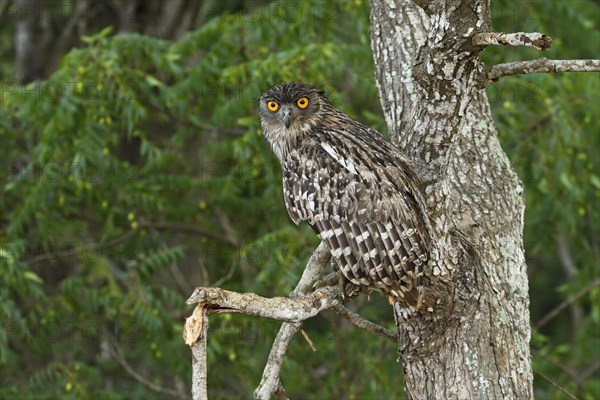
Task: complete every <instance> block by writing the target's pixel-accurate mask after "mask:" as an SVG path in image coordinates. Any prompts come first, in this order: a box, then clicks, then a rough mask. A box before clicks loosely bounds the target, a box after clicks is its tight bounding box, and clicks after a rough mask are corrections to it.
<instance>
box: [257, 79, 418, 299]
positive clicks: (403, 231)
mask: <svg viewBox="0 0 600 400" xmlns="http://www.w3.org/2000/svg"><path fill="white" fill-rule="evenodd" d="M304 97H305V98H306V99H307V101H308V105H307V106H306V105H305V104H304V103H296V102H297V101H298V100H299V99H301V98H304ZM268 103H269V104H268ZM275 103H276V104H277V109H276V110H275V111H273V110H271V109H270V107H271V106H272V108H276V107H275ZM299 104H301V105H302V106H304V107H305V108H301V107H300V105H299ZM260 117H261V125H262V129H263V134H264V136H265V138H266V140H267V141H268V142H269V143H270V144H271V147H272V149H273V151H274V152H275V154H276V156H277V158H279V161H280V162H281V167H282V170H283V194H284V198H285V204H286V207H287V210H288V213H289V215H290V217H291V219H292V220H293V221H294V222H295V223H296V224H298V223H299V222H300V221H303V220H306V221H308V223H309V225H310V226H311V227H312V229H313V230H314V231H315V232H316V233H317V235H318V236H319V237H320V238H321V240H324V241H326V242H327V244H328V245H329V247H330V249H331V254H332V256H333V257H334V259H335V260H336V262H337V265H338V266H339V268H340V270H341V272H342V274H343V275H344V277H345V278H346V279H348V280H349V281H350V282H352V283H354V284H356V285H361V286H366V287H370V288H373V289H376V290H378V291H379V292H381V293H383V294H385V295H387V296H393V297H394V298H396V299H397V300H398V301H400V302H401V303H404V304H405V305H407V306H412V307H416V306H417V305H418V302H419V285H420V277H421V275H422V273H423V267H424V265H425V263H426V261H427V259H428V248H429V231H428V222H427V217H426V214H425V212H424V203H423V200H422V198H421V195H420V193H419V189H418V187H417V180H416V176H415V174H414V172H413V170H412V167H411V165H410V163H409V161H408V160H407V159H406V158H405V157H404V156H403V155H402V154H401V152H400V150H399V149H398V148H396V147H395V146H394V145H392V144H391V143H389V142H387V141H386V140H384V138H383V137H382V136H381V135H380V134H379V133H378V132H376V131H374V130H372V129H370V128H368V127H366V126H365V125H362V124H361V123H359V122H357V121H354V120H352V119H351V118H350V117H349V116H347V115H346V114H344V113H343V112H341V111H340V110H338V109H336V108H335V107H333V106H332V105H331V103H330V102H329V101H328V100H327V98H326V97H325V94H324V92H323V91H321V90H317V89H314V88H312V87H310V86H308V85H306V84H301V83H285V84H281V85H277V86H275V87H273V88H271V89H270V90H269V91H267V92H266V93H265V94H264V95H263V96H262V97H261V99H260ZM286 120H287V125H288V126H287V127H286Z"/></svg>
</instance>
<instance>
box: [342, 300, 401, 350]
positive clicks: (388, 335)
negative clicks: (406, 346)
mask: <svg viewBox="0 0 600 400" xmlns="http://www.w3.org/2000/svg"><path fill="white" fill-rule="evenodd" d="M333 310H334V311H335V312H336V313H338V314H339V315H340V316H342V317H344V318H346V319H347V320H348V321H350V322H351V323H352V324H353V325H355V326H357V327H359V328H361V329H366V330H367V331H370V332H373V333H376V334H378V335H379V336H382V337H384V338H385V339H387V340H391V341H392V342H394V343H396V342H397V341H398V335H397V334H396V333H394V332H392V331H391V330H389V329H387V328H384V327H383V326H381V325H378V324H376V323H374V322H371V321H369V320H367V319H364V318H363V317H361V316H360V315H358V314H356V313H354V312H352V311H350V310H348V309H347V308H346V307H344V306H343V305H341V304H340V305H337V306H335V307H333Z"/></svg>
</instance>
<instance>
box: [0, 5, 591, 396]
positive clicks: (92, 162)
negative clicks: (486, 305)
mask: <svg viewBox="0 0 600 400" xmlns="http://www.w3.org/2000/svg"><path fill="white" fill-rule="evenodd" d="M285 4H287V3H270V4H266V5H263V6H261V7H257V8H256V9H254V10H253V11H252V12H251V13H250V14H235V13H229V12H225V13H224V14H221V15H215V16H214V17H213V18H212V19H209V20H208V21H207V22H206V23H205V24H204V25H203V26H202V27H201V28H200V29H199V30H197V31H195V32H190V33H188V34H187V35H185V36H184V37H182V38H181V39H180V40H179V41H177V42H173V43H171V42H166V41H161V40H157V39H153V38H150V37H146V36H142V35H137V34H127V35H117V36H112V33H111V31H110V29H105V30H103V31H102V32H100V33H98V34H96V35H93V36H89V37H84V38H83V39H82V40H83V42H84V43H85V47H83V48H79V49H74V50H71V51H70V52H69V53H68V54H67V55H66V56H65V57H64V58H63V60H62V62H61V64H60V66H59V68H58V69H57V71H56V72H55V73H54V74H53V75H52V76H51V77H50V78H48V80H46V81H40V82H35V83H32V84H29V85H27V86H17V85H14V84H10V83H3V84H2V85H3V91H2V101H1V103H0V107H1V109H0V112H1V113H2V115H3V116H6V117H5V118H2V119H0V139H1V141H2V146H0V157H1V158H2V160H6V161H3V164H2V165H1V166H0V168H1V169H0V171H1V173H0V179H1V184H2V187H3V192H2V193H3V195H2V197H0V207H1V209H2V214H1V215H2V217H1V219H0V220H1V225H0V227H1V228H0V229H1V230H0V245H1V247H0V263H1V264H0V267H1V276H2V281H1V284H0V293H1V295H2V305H1V306H0V320H1V321H2V326H1V327H0V368H1V369H2V372H3V373H2V375H1V385H0V386H1V388H0V397H2V398H48V399H54V398H92V397H95V398H103V399H104V398H114V399H125V398H127V399H131V398H140V399H146V398H170V397H173V396H170V395H167V394H165V393H157V392H156V391H153V390H151V389H150V388H149V387H148V385H145V384H142V383H140V382H139V381H138V380H137V379H136V378H135V377H134V376H132V375H131V374H129V373H128V372H127V368H126V366H125V363H127V364H128V365H130V366H131V367H132V368H133V369H134V370H135V371H138V372H139V373H140V374H141V375H142V376H143V377H144V378H145V379H146V380H148V381H150V382H152V383H153V384H155V385H159V386H161V387H164V388H169V389H172V388H174V387H176V386H181V384H180V383H182V384H183V387H189V384H190V382H189V379H190V375H191V370H190V369H191V366H190V365H189V364H190V363H189V362H188V360H189V350H188V349H187V348H186V347H185V346H184V345H183V342H182V340H181V325H182V322H183V319H184V317H185V316H186V315H187V314H189V309H186V306H185V303H184V300H185V298H186V297H187V296H188V295H189V294H190V293H191V291H192V288H193V286H208V285H212V284H215V283H218V284H219V285H221V286H222V287H225V288H229V289H232V290H243V291H254V292H257V293H260V294H262V295H266V296H269V295H285V294H287V293H288V292H289V291H290V290H291V289H292V288H293V286H294V284H295V282H296V281H297V279H298V277H299V274H300V273H301V269H302V265H304V263H305V262H306V260H307V258H308V256H309V255H310V252H311V249H313V248H314V247H315V245H316V243H317V239H316V238H315V237H314V234H312V232H311V231H310V229H308V228H307V227H306V226H302V227H300V228H298V227H295V226H294V225H293V224H292V223H291V222H290V221H289V218H288V216H287V212H286V211H285V208H284V205H283V202H282V197H281V185H280V181H281V176H280V170H279V165H278V164H277V161H276V159H275V158H274V156H273V155H272V153H271V151H270V149H269V148H268V146H267V145H266V143H265V142H264V140H263V139H262V138H261V134H260V128H259V122H258V117H257V113H256V110H257V100H258V97H259V96H260V94H261V93H262V92H263V91H264V90H265V89H267V88H268V87H270V86H272V85H273V84H276V83H279V82H282V81H306V82H310V83H312V84H313V85H315V86H320V87H324V88H325V89H326V90H327V91H328V94H329V96H330V98H332V100H333V102H334V103H335V104H336V105H337V106H339V107H340V108H342V109H343V110H344V111H346V112H348V113H349V114H350V115H352V116H354V117H355V118H357V119H359V120H362V121H365V122H368V123H369V124H370V125H371V126H373V127H374V128H376V129H378V130H380V131H385V122H384V121H383V118H382V116H381V111H380V107H379V101H378V99H377V90H376V87H375V83H374V79H373V65H372V56H371V50H370V41H369V36H368V26H369V21H368V5H367V4H366V2H364V1H352V2H351V1H348V2H317V3H310V2H301V3H297V4H296V3H294V4H293V6H294V7H291V6H290V5H289V4H288V6H286V5H285ZM510 4H512V3H508V2H504V3H503V5H502V7H500V6H498V7H495V9H494V11H495V12H496V14H495V16H496V17H497V18H496V19H495V20H494V24H495V27H496V30H503V31H510V30H527V31H535V30H538V31H542V32H548V33H550V34H551V35H552V36H554V37H560V38H561V40H555V42H554V49H553V50H552V54H549V55H548V56H549V57H555V58H570V57H572V58H577V57H581V58H584V57H586V58H597V57H598V54H597V49H598V26H597V25H598V21H597V20H591V19H589V15H597V14H598V13H597V11H598V10H597V6H596V5H595V4H593V3H592V2H574V3H570V4H571V5H566V3H564V4H563V3H535V4H534V5H532V6H530V5H523V4H521V3H519V5H518V6H516V5H512V6H510ZM528 4H529V3H528ZM518 7H529V8H526V9H525V11H523V10H521V9H520V8H518ZM496 8H497V9H496ZM517 8H518V9H517ZM507 10H511V11H510V12H508V11H507ZM521 12H526V13H527V14H526V16H523V15H521V14H520V13H521ZM594 13H595V14H594ZM564 19H567V20H568V21H569V24H565V23H564V22H562V23H558V22H557V21H564ZM579 37H588V38H591V39H590V40H586V41H582V40H577V38H579ZM484 56H485V61H486V62H488V63H490V64H491V63H499V62H505V61H510V60H513V59H515V60H516V59H527V58H533V57H537V56H538V55H537V53H535V52H534V51H533V50H529V49H525V50H522V49H508V48H505V47H504V48H501V49H489V50H486V52H485V55H484ZM598 86H599V82H598V80H597V79H593V78H590V76H589V75H585V74H581V75H577V74H561V75H539V76H534V75H532V76H527V77H518V78H514V79H513V78H511V79H506V80H503V81H502V82H501V83H500V84H498V85H496V86H493V87H491V88H490V89H488V95H489V96H490V100H491V102H492V106H493V109H494V115H495V118H496V121H497V123H498V129H499V135H500V138H501V140H502V142H503V146H504V148H505V150H506V151H507V152H508V154H509V156H510V158H511V161H512V162H513V164H514V165H515V167H516V169H517V171H518V173H519V175H520V176H521V179H523V181H524V183H525V186H526V196H527V215H526V223H527V228H526V232H525V233H526V247H527V249H526V250H527V254H528V257H529V260H528V263H529V266H530V271H531V274H530V280H531V299H532V321H533V322H535V321H537V320H539V319H540V318H541V317H542V316H543V315H545V314H546V313H547V312H548V311H549V310H550V309H551V308H553V307H554V306H555V305H556V304H557V303H559V302H560V301H561V300H563V299H565V298H567V297H568V296H569V295H571V294H574V293H576V292H577V291H578V290H580V289H581V288H583V287H585V286H586V285H587V284H588V283H589V282H590V281H591V280H592V279H593V278H594V277H595V276H597V275H598V260H597V259H596V258H595V257H597V256H596V254H598V247H597V246H598V245H597V239H596V240H594V238H597V236H598V233H599V232H598V225H599V210H598V198H599V197H600V178H599V176H600V172H599V171H600V166H599V159H598V153H597V149H598V147H599V146H598V145H599V143H598V140H599V139H598V136H597V134H594V133H597V131H598V127H599V118H598V117H599V115H598V114H599V110H598V108H597V107H590V106H589V105H590V104H597V103H598V92H599V90H598V89H599V87H598ZM557 234H561V235H563V236H564V238H566V239H565V240H566V245H567V247H568V248H569V249H570V250H571V255H572V258H573V261H574V264H575V266H576V273H575V274H574V275H573V276H572V277H564V272H563V269H562V265H561V262H560V258H559V257H557V248H556V245H555V243H556V242H555V235H557ZM549 288H551V289H549ZM599 296H600V291H599V290H598V288H596V289H595V290H592V291H590V292H589V293H587V294H586V295H585V296H583V297H582V298H581V299H580V300H579V301H578V302H577V303H576V304H577V306H578V307H579V308H580V309H581V310H582V311H583V313H582V319H581V321H580V323H579V324H578V325H577V327H578V329H577V331H576V332H571V331H569V330H568V329H565V328H564V327H565V326H569V320H568V319H567V316H566V315H560V316H559V317H557V318H556V319H555V320H553V321H551V322H550V323H549V324H548V325H546V326H545V327H543V329H541V330H540V332H536V334H535V341H534V343H533V345H532V346H533V347H534V349H536V354H538V355H536V356H534V366H535V368H536V369H538V370H539V371H541V372H543V373H544V374H545V375H546V376H550V377H552V378H553V379H555V380H557V381H558V382H559V383H560V384H561V385H563V386H565V387H566V388H568V389H569V390H572V391H573V392H577V393H578V394H580V395H581V397H583V398H591V397H593V396H594V395H595V394H597V393H598V390H599V382H600V379H599V377H598V373H597V372H596V373H595V374H592V375H591V376H590V377H588V378H587V379H586V380H584V381H583V382H579V383H576V382H574V381H573V380H572V379H571V378H570V377H569V376H568V375H567V374H565V373H564V371H562V370H561V369H560V368H557V367H556V365H555V364H553V363H552V362H549V361H548V360H549V359H550V358H551V359H557V360H559V361H560V363H561V364H564V365H567V366H568V367H569V368H572V369H577V370H578V371H581V370H583V369H584V368H585V367H586V366H589V365H590V364H591V363H592V362H593V360H594V359H597V358H598V357H599V354H598V348H597V346H596V342H595V341H594V338H595V337H597V335H598V333H599V332H598V330H599V329H598V326H599V321H598V315H599V314H600V313H599V311H600V310H599V309H598V307H599V305H598V304H599V302H598V298H599ZM356 306H357V307H359V308H360V309H361V313H363V314H364V315H365V316H366V317H368V318H370V319H373V320H377V321H382V322H383V323H384V324H388V325H389V326H390V327H392V326H393V321H392V320H391V315H390V313H389V312H387V311H386V310H388V308H387V306H386V305H385V300H383V299H380V298H376V299H375V298H374V299H373V300H372V301H370V302H368V301H367V300H366V299H362V300H361V301H360V302H359V303H358V304H357V305H356ZM277 328H278V324H274V323H272V322H268V321H257V320H256V319H254V318H248V317H243V316H238V315H234V316H231V315H224V316H218V317H214V318H212V319H211V333H210V335H211V337H214V340H210V341H209V362H210V365H211V369H210V376H209V388H210V390H211V395H212V397H226V398H241V397H248V395H249V393H251V391H252V389H253V387H255V386H256V384H257V382H259V379H260V374H261V370H262V367H263V366H264V362H265V360H266V357H267V354H268V350H269V346H270V343H271V341H272V339H273V337H274V335H275V333H276V330H277ZM305 329H306V331H307V333H308V334H309V336H310V337H311V338H312V340H313V341H314V342H315V344H316V346H317V348H318V350H319V351H318V352H316V353H312V352H310V351H309V348H308V347H307V345H306V344H305V343H304V341H303V340H302V339H299V340H296V341H294V342H293V343H292V346H291V348H290V352H289V357H288V358H287V359H286V362H285V364H284V370H283V375H282V379H283V381H284V383H285V385H286V389H287V390H288V393H289V395H290V396H291V397H293V398H296V397H319V398H325V397H330V398H391V397H401V396H402V386H401V384H399V383H398V382H397V378H398V373H399V370H400V368H399V367H398V365H397V364H396V363H395V357H393V356H390V355H391V354H394V352H395V346H394V345H393V344H392V343H387V342H383V341H381V340H379V339H375V340H374V338H373V337H372V336H371V335H366V334H364V333H363V332H360V331H358V330H356V329H353V328H352V327H351V326H348V325H347V324H346V323H344V322H342V321H340V320H339V319H336V318H335V317H334V316H333V315H330V314H327V313H326V314H325V315H324V316H319V317H317V318H315V319H314V320H311V321H309V322H308V323H307V324H306V326H305ZM119 354H120V355H122V357H119V356H118V355H119ZM356 354H361V357H360V363H359V362H357V360H356V359H355V355H356ZM234 363H235V368H231V367H232V366H234ZM307 382H310V384H308V383H307ZM536 388H537V389H536V390H537V391H538V394H539V395H540V397H544V396H545V397H546V398H552V397H560V393H559V392H557V391H556V389H555V388H553V387H552V386H551V385H550V384H548V383H547V382H545V381H540V380H537V381H536Z"/></svg>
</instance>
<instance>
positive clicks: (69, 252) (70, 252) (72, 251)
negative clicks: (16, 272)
mask: <svg viewBox="0 0 600 400" xmlns="http://www.w3.org/2000/svg"><path fill="white" fill-rule="evenodd" d="M138 232H139V228H137V229H132V230H130V231H127V232H126V233H125V234H123V235H121V236H119V237H117V238H115V239H113V240H110V241H108V242H105V243H100V244H96V245H95V247H94V248H93V250H94V251H99V250H102V249H106V248H108V247H114V246H117V245H119V244H121V243H124V242H126V241H128V240H129V239H131V238H132V237H133V236H135V235H136V234H137V233H138ZM90 250H92V249H91V248H90V247H88V246H81V247H79V248H75V247H72V248H69V249H66V250H60V251H55V252H52V253H45V254H40V255H38V256H35V257H33V258H30V259H29V260H27V261H26V262H27V264H29V265H34V264H37V263H39V262H42V261H46V260H51V259H53V258H62V257H73V256H77V255H81V254H83V253H85V252H88V251H90Z"/></svg>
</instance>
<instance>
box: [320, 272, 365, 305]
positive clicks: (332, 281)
mask: <svg viewBox="0 0 600 400" xmlns="http://www.w3.org/2000/svg"><path fill="white" fill-rule="evenodd" d="M335 285H337V286H338V287H339V288H340V295H341V297H342V300H343V301H346V300H348V299H351V298H352V297H356V296H358V295H359V294H360V293H361V291H362V289H363V288H362V287H361V286H359V285H355V284H354V283H352V282H350V281H349V280H348V279H346V278H345V277H344V275H342V274H341V273H340V272H334V273H331V274H329V275H327V276H324V277H323V278H322V279H319V280H318V281H317V282H315V284H314V285H313V288H314V289H319V288H322V287H326V286H335Z"/></svg>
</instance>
